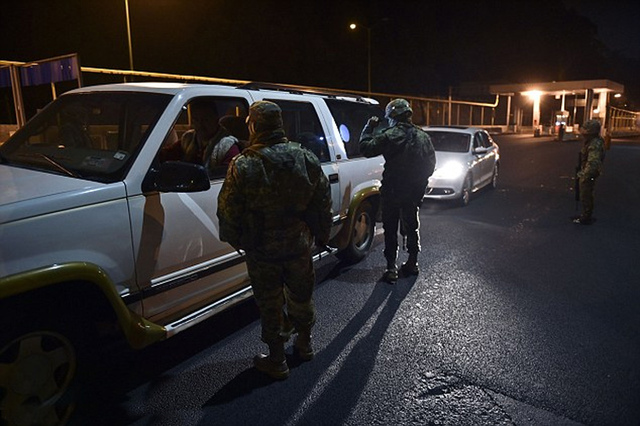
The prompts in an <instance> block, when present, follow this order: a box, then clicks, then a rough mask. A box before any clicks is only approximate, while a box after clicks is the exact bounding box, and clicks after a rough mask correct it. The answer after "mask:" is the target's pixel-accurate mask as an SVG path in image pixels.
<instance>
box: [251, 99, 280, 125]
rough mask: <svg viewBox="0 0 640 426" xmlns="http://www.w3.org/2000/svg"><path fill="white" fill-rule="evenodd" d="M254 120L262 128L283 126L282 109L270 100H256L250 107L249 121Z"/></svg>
mask: <svg viewBox="0 0 640 426" xmlns="http://www.w3.org/2000/svg"><path fill="white" fill-rule="evenodd" d="M250 121H253V122H254V123H256V125H257V127H259V128H260V129H261V130H272V129H279V128H281V127H283V123H282V110H281V109H280V107H279V106H278V104H276V103H274V102H269V101H256V102H254V103H253V104H251V107H250V108H249V116H248V117H247V123H249V122H250Z"/></svg>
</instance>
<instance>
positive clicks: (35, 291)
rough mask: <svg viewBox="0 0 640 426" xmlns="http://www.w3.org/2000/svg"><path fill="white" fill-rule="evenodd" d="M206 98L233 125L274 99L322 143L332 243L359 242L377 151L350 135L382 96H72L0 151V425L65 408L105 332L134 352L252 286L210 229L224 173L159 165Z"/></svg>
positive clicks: (176, 90) (180, 90) (353, 257)
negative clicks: (256, 104) (86, 351)
mask: <svg viewBox="0 0 640 426" xmlns="http://www.w3.org/2000/svg"><path fill="white" fill-rule="evenodd" d="M203 98H207V100H209V101H211V102H213V103H215V105H216V108H217V113H218V116H219V118H222V117H226V118H227V119H231V120H232V121H233V120H235V121H239V122H243V120H244V118H245V117H246V114H247V111H248V108H249V105H250V104H251V103H252V102H253V101H256V100H263V99H264V100H270V101H274V102H276V103H278V104H279V105H280V107H281V108H282V111H283V119H284V123H285V130H286V132H287V136H288V137H289V139H290V140H293V141H297V142H300V143H302V144H303V145H305V146H307V147H308V148H309V149H311V150H313V151H314V152H315V153H316V155H317V156H318V158H319V159H320V161H321V162H322V165H323V170H324V171H325V173H326V175H327V176H328V178H329V181H330V182H331V192H332V197H333V220H334V227H333V230H332V234H331V235H332V239H331V243H330V246H331V247H333V248H335V249H336V250H337V252H338V253H337V254H338V255H339V256H343V257H344V258H346V259H348V260H350V261H357V260H359V259H361V258H363V257H364V256H365V255H366V253H367V252H368V250H369V248H370V247H371V244H372V241H373V238H374V231H375V222H376V217H377V213H378V207H379V188H380V180H381V174H382V168H383V159H382V157H376V158H371V159H368V158H364V157H363V156H361V155H360V154H359V149H358V139H359V135H360V131H361V130H362V127H363V126H364V125H365V123H366V121H367V119H368V118H369V117H370V116H372V115H377V116H379V117H382V116H383V112H382V110H381V109H380V108H379V106H378V105H377V102H376V101H374V100H371V99H366V98H361V97H358V96H349V95H343V94H338V93H333V94H326V93H325V94H321V93H310V92H309V91H304V90H298V89H295V88H291V87H288V86H287V87H277V86H268V87H267V86H264V85H253V84H252V85H245V86H240V87H232V86H221V85H188V84H175V83H131V84H114V85H104V86H93V87H85V88H80V89H77V90H73V91H71V92H68V93H67V94H64V95H62V96H60V97H59V98H58V99H57V100H55V101H54V102H52V103H51V104H50V105H48V106H47V107H46V108H45V109H44V110H42V111H41V112H40V113H38V114H37V115H36V116H35V117H34V118H33V119H31V120H30V121H29V122H28V123H27V124H26V126H25V127H23V128H22V129H20V130H19V131H18V132H16V134H15V135H13V137H12V138H10V139H9V140H8V141H7V142H5V143H4V144H3V145H2V146H0V188H1V189H0V318H1V322H0V324H2V331H1V332H0V413H2V414H1V415H0V417H1V418H2V420H3V422H2V423H3V424H5V422H6V423H8V424H12V423H16V424H18V423H19V424H22V423H20V421H22V420H23V419H24V418H25V416H27V417H28V418H33V419H37V418H44V417H40V416H52V415H53V416H55V415H59V414H56V413H54V412H53V411H51V406H52V405H55V404H51V401H55V400H56V399H57V398H59V397H60V396H61V395H62V394H63V393H64V392H65V390H66V389H67V388H68V387H69V384H70V383H71V382H72V379H73V377H74V373H75V372H76V369H77V368H76V367H77V364H78V362H80V364H79V365H80V366H81V362H82V358H81V357H78V356H77V355H78V353H82V349H83V347H84V345H87V344H90V343H99V342H100V341H101V339H102V338H103V334H104V333H102V332H101V330H103V331H104V330H119V331H121V332H122V333H121V335H122V336H124V338H125V339H126V341H128V343H129V344H130V345H131V346H132V347H134V348H141V347H144V346H146V345H148V344H151V343H153V342H156V341H159V340H162V339H165V338H168V337H171V336H172V335H175V334H176V333H178V332H180V331H182V330H184V329H186V328H188V327H190V326H192V325H194V324H196V323H198V322H200V321H202V320H204V319H206V318H209V317H211V316H212V315H214V314H216V313H218V312H220V311H221V310H223V309H225V308H228V307H230V306H232V305H233V304H235V303H237V302H239V301H242V300H244V299H246V298H248V297H250V296H251V287H250V285H249V282H248V276H247V271H246V267H245V264H244V259H243V256H242V254H240V253H238V252H236V251H235V250H234V249H233V248H232V247H231V246H229V245H228V244H226V243H223V242H221V241H220V240H219V238H218V221H217V217H216V207H217V197H218V193H219V191H220V188H221V186H222V183H223V181H224V176H225V170H217V171H216V170H208V169H205V167H202V166H199V165H194V164H191V163H185V162H181V161H163V160H161V157H162V156H161V155H160V153H161V151H162V149H163V147H166V146H167V145H168V144H170V143H171V142H173V141H174V140H176V139H177V138H180V137H181V134H183V133H184V132H185V131H187V130H188V129H189V128H190V126H191V124H192V122H191V113H190V104H191V103H192V102H193V101H194V100H196V99H203ZM238 129H239V130H238V134H237V135H236V136H237V138H238V139H239V140H241V139H242V138H244V137H245V136H246V135H242V132H243V130H244V131H245V132H246V127H245V129H242V126H240V127H238ZM26 407H28V408H26ZM34 407H40V408H38V409H37V410H36V411H34ZM38 410H40V411H38ZM47 410H48V411H47ZM29 416H31V417H29Z"/></svg>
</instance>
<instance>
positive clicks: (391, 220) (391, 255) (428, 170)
mask: <svg viewBox="0 0 640 426" xmlns="http://www.w3.org/2000/svg"><path fill="white" fill-rule="evenodd" d="M412 114H413V110H412V109H411V106H410V105H409V102H407V101H406V100H405V99H394V100H392V101H391V102H389V103H388V104H387V107H386V108H385V116H386V118H387V120H388V121H389V124H390V127H389V128H387V129H385V130H383V131H382V132H381V133H379V134H377V135H375V136H374V129H375V127H377V126H378V124H379V119H378V117H371V118H370V119H369V121H368V122H367V124H366V125H365V127H364V129H363V130H362V135H361V136H360V151H361V152H362V154H363V155H365V156H366V157H375V156H376V155H383V156H384V159H385V164H384V172H383V173H382V187H381V189H380V195H381V201H382V226H383V228H384V243H385V247H384V256H385V258H386V260H387V269H386V271H385V273H384V275H383V276H382V279H383V280H384V281H386V282H388V283H390V284H393V283H395V282H396V281H397V280H398V267H397V266H396V259H397V257H398V224H399V222H400V221H402V225H403V228H404V231H405V232H406V236H407V251H408V252H409V258H408V259H407V262H406V263H404V264H403V265H402V272H403V273H404V274H405V275H418V272H419V270H418V253H419V252H420V221H419V217H418V213H419V208H420V204H421V203H422V199H423V198H424V193H425V190H426V187H427V183H428V182H429V176H431V174H432V173H433V170H434V169H435V165H436V157H435V150H434V149H433V145H432V144H431V138H429V135H428V134H427V133H426V132H425V131H424V130H422V129H421V128H419V127H418V126H416V125H414V124H413V123H412V122H411V115H412Z"/></svg>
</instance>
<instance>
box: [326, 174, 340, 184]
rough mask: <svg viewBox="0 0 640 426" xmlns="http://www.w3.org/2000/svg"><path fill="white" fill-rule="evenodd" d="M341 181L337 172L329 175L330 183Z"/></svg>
mask: <svg viewBox="0 0 640 426" xmlns="http://www.w3.org/2000/svg"><path fill="white" fill-rule="evenodd" d="M338 182H340V177H339V176H338V174H337V173H332V174H330V175H329V183H330V184H333V183H338Z"/></svg>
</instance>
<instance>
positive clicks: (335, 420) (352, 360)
mask: <svg viewBox="0 0 640 426" xmlns="http://www.w3.org/2000/svg"><path fill="white" fill-rule="evenodd" d="M415 281H416V277H411V278H404V279H400V280H399V281H398V283H397V284H396V285H395V286H391V285H388V284H385V283H377V284H376V287H375V288H374V290H373V292H372V293H371V295H370V296H369V298H368V299H367V301H366V303H365V304H364V305H363V307H362V309H360V311H359V312H358V313H357V314H356V315H355V316H354V317H353V318H352V319H351V320H350V321H349V323H348V324H347V325H346V326H345V327H344V329H342V331H341V332H340V333H339V334H338V335H337V336H336V337H335V338H334V339H333V340H332V341H331V343H330V344H329V345H328V346H327V347H326V348H324V349H322V350H320V351H319V353H317V355H316V357H315V358H314V360H313V361H312V362H311V363H309V364H306V363H305V364H304V365H300V366H299V365H298V363H296V362H294V361H293V360H292V361H291V362H290V368H292V369H293V370H295V369H298V367H299V368H300V370H302V369H306V370H308V371H306V372H304V374H306V377H305V378H304V380H303V381H299V380H296V379H294V378H293V377H291V378H290V379H289V380H288V381H287V382H285V383H286V385H285V383H283V384H282V385H285V386H282V385H281V384H274V385H276V386H277V388H276V386H274V391H275V392H273V391H272V392H268V391H267V390H266V389H261V388H264V387H265V386H266V385H267V384H268V380H267V381H265V379H264V378H262V377H258V376H257V374H258V373H257V372H256V370H255V369H253V368H250V369H248V370H245V371H243V372H242V373H240V374H239V375H238V376H236V377H235V378H234V379H233V380H232V381H231V382H229V383H228V384H227V385H225V386H224V387H223V388H221V389H220V390H219V391H218V392H217V393H216V394H215V395H213V397H212V398H211V399H210V400H209V401H207V403H206V404H205V407H207V409H206V416H205V417H203V418H202V419H201V422H200V424H202V425H208V424H212V423H211V422H214V421H215V419H220V418H221V417H220V413H219V412H218V409H223V410H224V408H222V407H221V405H223V404H225V403H229V402H232V401H233V400H235V399H237V398H241V397H243V396H246V395H249V394H251V393H252V392H253V393H259V394H260V395H259V397H261V398H260V406H261V408H262V407H268V406H273V405H277V406H278V410H269V412H268V414H269V415H268V418H267V417H263V418H262V419H261V420H262V421H261V423H262V424H282V425H284V424H304V425H313V424H342V423H344V421H345V420H346V419H347V418H348V417H349V415H350V413H351V412H352V411H353V408H354V407H355V406H356V404H357V402H358V400H359V398H360V395H361V393H362V391H363V390H364V388H365V387H366V385H367V382H368V379H369V376H370V374H371V372H372V371H373V368H374V365H375V362H376V358H377V355H378V351H379V347H380V344H381V342H382V340H383V339H384V336H385V333H386V331H387V329H388V327H389V325H390V324H391V322H392V321H393V319H394V318H395V315H396V312H397V311H398V309H399V307H400V305H401V304H402V302H403V300H404V299H405V297H406V296H407V294H408V293H409V292H410V291H411V289H412V287H413V285H414V284H415ZM378 312H379V313H378ZM376 313H378V314H377V316H376ZM374 318H375V319H374ZM349 349H350V350H349ZM299 374H303V372H301V373H299ZM292 376H293V374H292ZM274 394H280V395H274ZM281 399H286V401H287V403H286V406H283V404H282V402H281V401H280V400H281ZM235 402H238V401H235ZM232 405H233V404H232ZM327 407H331V409H327ZM226 408H227V409H228V408H230V407H226ZM256 411H259V410H251V409H249V410H247V409H245V410H243V411H242V412H238V411H234V416H233V420H232V423H233V424H250V423H251V422H252V421H255V419H256ZM245 416H247V417H246V418H245ZM223 418H225V421H228V420H231V419H230V418H229V417H228V416H224V417H223ZM227 424H228V423H227Z"/></svg>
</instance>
